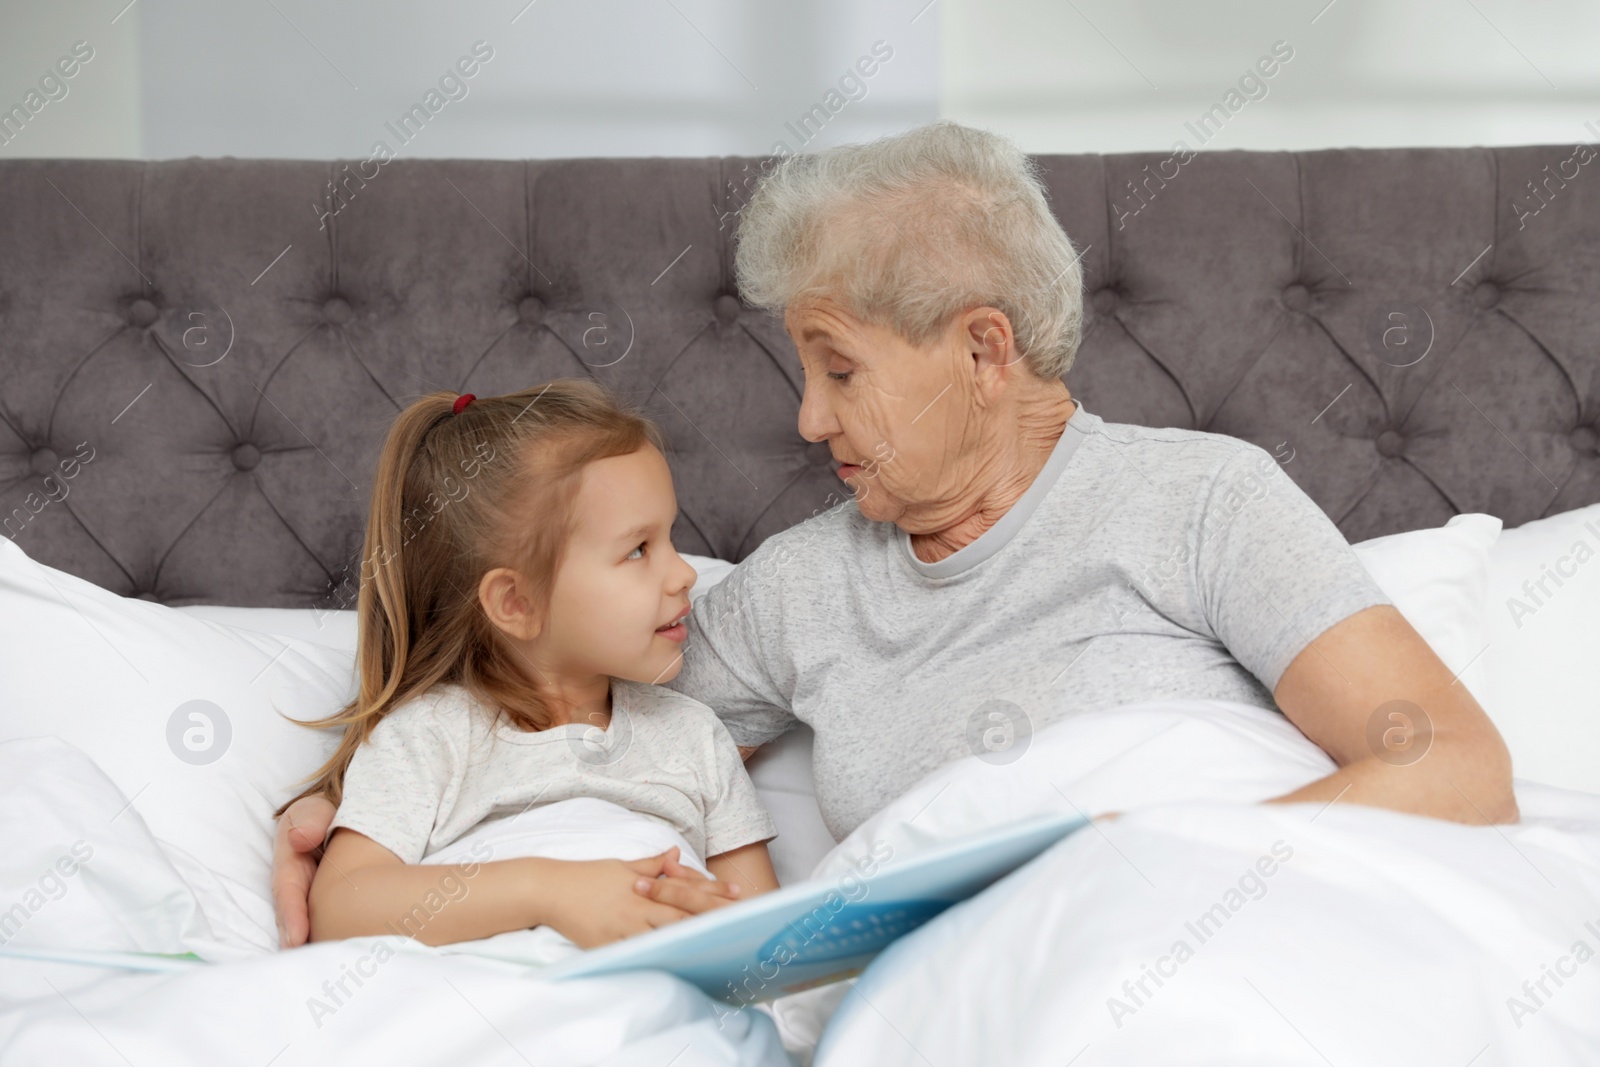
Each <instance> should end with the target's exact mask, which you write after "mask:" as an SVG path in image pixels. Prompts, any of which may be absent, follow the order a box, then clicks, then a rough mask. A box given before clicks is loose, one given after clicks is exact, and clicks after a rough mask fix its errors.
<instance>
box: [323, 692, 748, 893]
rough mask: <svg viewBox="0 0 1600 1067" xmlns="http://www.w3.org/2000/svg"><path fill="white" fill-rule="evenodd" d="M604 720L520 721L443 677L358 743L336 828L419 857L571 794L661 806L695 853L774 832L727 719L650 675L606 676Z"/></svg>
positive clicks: (707, 853)
mask: <svg viewBox="0 0 1600 1067" xmlns="http://www.w3.org/2000/svg"><path fill="white" fill-rule="evenodd" d="M611 705H612V706H611V723H610V725H609V726H608V727H607V728H606V729H604V730H601V729H600V728H599V727H598V726H592V725H588V724H584V723H567V724H564V725H561V726H552V727H551V728H550V729H548V730H540V731H537V732H528V731H523V730H518V729H516V728H515V727H514V726H512V725H511V724H510V723H507V722H505V721H501V722H499V723H494V721H493V714H492V711H491V709H490V708H489V707H488V706H487V705H485V704H484V703H482V702H481V701H479V700H477V698H475V697H474V696H473V695H472V694H471V693H470V692H468V691H467V689H466V688H465V687H463V686H460V685H456V684H452V683H444V684H440V685H436V686H434V687H433V688H431V689H429V690H428V691H427V692H426V693H423V694H422V695H420V696H418V697H415V698H413V699H411V700H408V701H406V702H405V703H404V704H402V705H400V706H399V707H397V708H395V709H394V710H393V711H391V712H389V714H387V715H385V716H384V717H383V719H381V720H380V721H379V722H378V725H377V726H375V727H373V730H372V734H371V735H370V736H369V737H368V738H367V740H366V742H365V743H364V744H362V745H361V747H360V748H358V749H357V750H356V753H355V756H354V757H353V758H352V759H351V761H350V766H349V768H348V769H347V770H346V771H345V776H344V797H343V799H342V801H341V802H340V804H339V810H338V812H337V813H335V815H334V818H333V827H330V828H329V833H330V834H331V833H332V832H333V828H335V827H340V826H348V827H349V828H350V829H352V830H356V831H358V832H360V833H363V834H365V835H367V836H368V837H370V838H372V839H373V840H374V841H376V842H377V843H378V844H380V845H382V846H383V847H384V848H387V849H388V850H389V851H391V852H393V853H394V854H395V855H396V856H399V857H400V859H402V860H404V861H405V862H406V863H418V862H420V861H421V860H423V859H424V858H425V857H427V856H428V855H430V854H432V853H434V852H437V851H439V850H440V849H442V848H444V847H445V846H446V845H448V844H450V843H451V842H452V841H454V840H456V839H457V838H459V837H460V836H461V835H462V834H465V833H466V832H468V831H469V830H471V829H472V828H473V827H475V826H477V825H478V824H479V823H482V822H484V821H486V820H489V819H494V818H498V817H500V816H504V815H517V814H520V813H521V812H523V811H526V810H527V809H529V808H530V807H534V806H536V805H539V806H542V805H545V804H554V803H555V802H557V801H561V800H570V799H572V798H573V797H594V798H597V799H600V800H609V801H611V802H613V803H615V804H617V805H619V806H621V807H624V808H627V809H629V810H630V811H635V812H639V813H640V814H642V815H646V816H650V817H653V818H657V819H660V820H662V821H663V822H665V823H666V824H668V825H669V826H671V827H673V828H674V829H676V830H677V831H678V833H680V834H682V835H683V836H684V838H685V839H686V840H687V841H688V842H689V843H690V844H691V845H693V846H694V848H695V850H696V852H697V854H698V856H699V857H700V858H701V859H709V858H710V857H712V856H716V855H719V854H721V853H723V852H728V851H730V850H732V849H736V848H739V847H741V846H743V845H748V844H751V843H753V842H756V841H764V840H766V839H768V838H771V837H775V836H777V828H776V827H775V826H774V825H773V823H772V817H771V816H770V815H768V814H767V810H766V808H765V807H763V806H762V804H761V800H760V798H759V797H758V796H757V795H756V791H755V786H754V785H752V784H751V782H750V775H749V774H748V773H747V772H746V771H745V768H744V763H743V761H741V760H740V759H739V750H738V749H737V748H736V747H735V746H734V743H733V739H732V738H730V737H729V736H728V731H727V729H726V728H725V727H724V726H723V725H722V723H721V722H719V721H718V720H717V716H716V715H714V714H712V711H711V709H710V708H708V707H706V706H705V705H704V704H701V703H699V702H698V701H695V700H691V699H690V698H689V697H686V696H684V695H683V694H681V693H675V692H673V691H672V690H670V689H664V688H662V687H661V686H658V685H644V684H641V683H638V682H627V681H623V680H621V679H613V681H612V683H611Z"/></svg>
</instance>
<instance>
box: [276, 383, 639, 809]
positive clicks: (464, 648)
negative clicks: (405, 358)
mask: <svg viewBox="0 0 1600 1067" xmlns="http://www.w3.org/2000/svg"><path fill="white" fill-rule="evenodd" d="M455 401H456V396H455V394H453V393H431V394H429V395H428V396H425V397H423V398H421V399H420V400H417V401H416V402H415V403H413V404H412V405H411V406H410V407H408V408H406V409H405V410H404V411H402V412H401V413H400V415H399V417H397V418H396V419H395V421H394V425H393V426H391V427H390V428H389V435H388V437H387V438H386V439H385V440H384V443H383V451H382V452H381V453H380V455H379V457H378V470H377V475H376V477H375V478H374V480H373V485H372V504H371V509H370V512H369V514H368V516H367V534H366V541H365V546H364V548H363V551H362V562H361V573H360V578H359V580H360V592H359V595H358V598H357V601H356V621H357V626H358V644H357V650H356V662H357V666H358V668H359V674H360V678H359V685H358V688H357V692H356V698H355V700H354V701H352V702H351V703H349V704H347V705H346V706H345V707H344V708H343V709H341V710H340V711H338V712H335V713H334V714H333V715H330V716H328V717H327V718H325V719H318V720H315V721H312V722H306V723H303V724H302V725H305V726H312V727H332V726H343V727H344V737H343V739H342V740H341V741H340V743H339V748H338V751H336V752H335V753H334V754H333V756H332V758H330V759H329V760H328V762H327V763H325V764H323V765H322V767H321V768H319V769H318V770H317V771H316V772H314V773H313V774H312V775H311V776H310V777H309V778H308V779H306V780H307V781H309V782H310V783H311V784H310V785H309V786H308V787H307V788H306V789H305V790H304V791H303V792H301V793H300V794H299V796H297V797H295V799H296V800H298V799H299V798H300V797H304V796H310V795H313V794H319V793H320V794H321V795H323V796H325V797H327V798H328V799H329V800H331V801H332V802H333V803H334V804H338V803H339V801H340V798H341V796H342V794H343V785H344V772H345V768H347V767H348V766H349V765H350V759H351V757H352V756H353V755H354V754H355V751H356V749H357V748H359V747H360V745H361V743H362V742H363V741H365V740H366V739H367V737H368V736H369V735H370V734H371V733H372V730H373V727H375V726H376V725H377V724H378V722H379V720H381V719H382V718H383V717H384V716H385V715H387V714H388V713H389V712H390V711H392V710H394V709H395V708H397V707H399V706H400V705H401V704H403V703H405V702H406V701H407V700H409V699H411V698H412V697H414V696H418V695H420V694H421V693H423V692H425V691H426V690H427V689H429V688H430V687H431V686H434V685H437V684H440V683H445V682H455V683H459V684H461V685H463V686H465V687H466V688H467V689H468V690H469V691H471V692H472V693H473V695H474V696H475V697H478V698H479V699H480V700H482V701H483V702H484V703H485V704H486V705H487V706H488V707H492V708H496V709H498V711H499V714H500V715H503V716H504V717H505V718H506V719H507V720H509V721H510V722H511V723H513V724H514V725H515V726H517V727H518V728H520V729H524V730H543V729H546V728H547V727H548V726H549V725H550V721H551V720H550V714H549V709H548V707H547V706H546V703H545V701H544V699H543V697H542V696H541V694H540V691H539V690H538V688H537V687H536V686H535V685H534V684H533V682H532V681H530V680H529V677H528V671H529V670H530V669H531V667H532V665H531V664H529V663H528V662H527V661H526V660H525V659H524V657H523V655H522V653H521V652H520V651H519V650H517V649H516V648H515V647H514V646H513V645H512V644H511V643H510V642H509V641H508V640H507V639H506V637H505V635H504V634H502V633H501V632H500V630H499V628H498V627H497V626H495V624H494V623H492V622H491V621H489V618H488V617H487V616H486V615H485V614H484V613H483V611H482V609H481V607H480V605H479V603H478V583H479V581H480V580H481V579H482V577H483V575H484V574H485V573H486V572H487V571H489V570H491V569H493V568H495V567H509V568H511V569H513V570H515V571H517V572H518V573H519V574H520V575H522V576H523V577H524V578H525V579H526V580H527V583H528V584H527V589H528V591H529V592H530V594H531V598H532V600H533V603H534V610H535V611H536V612H537V613H539V615H540V616H541V617H544V618H545V619H546V621H547V622H548V611H549V600H550V591H551V587H552V586H553V584H554V581H555V575H556V572H557V570H558V568H559V567H560V565H561V560H562V556H563V554H564V552H565V549H566V545H567V541H568V539H569V537H570V535H571V532H572V522H573V508H572V504H573V499H574V497H575V496H576V494H577V489H578V484H579V476H580V475H581V474H582V471H583V468H584V467H585V466H586V465H587V464H589V463H591V462H593V461H595V460H598V459H605V458H607V457H609V456H620V455H627V454H629V453H631V452H636V451H638V450H639V449H640V448H642V447H644V446H645V445H652V446H654V447H656V448H658V449H662V450H663V451H665V449H664V448H663V445H662V441H661V436H660V432H659V431H658V430H657V429H656V427H655V425H654V424H653V423H652V422H650V420H649V419H647V418H645V417H644V416H643V415H640V414H639V413H637V412H635V411H632V410H630V409H628V408H626V407H624V406H623V405H622V404H621V403H619V402H618V401H617V400H616V399H615V398H614V397H612V396H611V395H610V394H609V393H608V392H606V391H605V390H604V389H602V388H601V387H600V386H599V385H596V384H594V383H593V382H589V381H584V380H580V379H572V378H562V379H557V380H556V381H553V382H550V383H548V384H547V385H544V386H540V387H536V388H532V389H527V390H524V391H522V392H518V393H507V394H506V395H504V396H489V397H479V398H476V399H474V400H473V401H471V402H470V403H469V404H467V406H466V407H464V408H463V409H462V410H461V411H460V413H454V412H453V410H452V408H453V405H454V403H455ZM297 721H298V720H297ZM289 803H293V801H290V802H289ZM288 806H289V804H288V803H286V804H284V806H283V807H282V808H279V809H278V811H277V812H276V814H278V815H281V814H282V813H283V811H284V808H287V807H288Z"/></svg>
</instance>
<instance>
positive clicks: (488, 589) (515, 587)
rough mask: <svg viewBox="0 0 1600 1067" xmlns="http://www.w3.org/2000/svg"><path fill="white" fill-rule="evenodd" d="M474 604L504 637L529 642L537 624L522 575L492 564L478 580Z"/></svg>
mask: <svg viewBox="0 0 1600 1067" xmlns="http://www.w3.org/2000/svg"><path fill="white" fill-rule="evenodd" d="M478 604H479V606H480V607H482V608H483V613H484V615H486V616H488V619H489V621H490V622H492V623H494V625H495V626H496V627H498V628H499V629H500V631H501V632H502V633H504V634H505V635H506V636H507V637H514V638H516V639H517V640H519V641H532V640H533V639H534V638H535V637H538V636H539V631H540V629H541V626H540V625H539V617H538V614H537V613H536V612H535V611H534V606H533V599H532V598H531V597H530V596H528V594H527V590H526V589H525V588H524V582H523V579H522V576H521V575H520V574H518V573H517V572H516V571H514V570H512V569H511V568H510V567H495V568H494V569H492V570H489V571H486V572H485V573H484V575H483V577H482V578H480V579H479V580H478Z"/></svg>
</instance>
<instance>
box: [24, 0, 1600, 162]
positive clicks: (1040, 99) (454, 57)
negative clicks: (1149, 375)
mask: <svg viewBox="0 0 1600 1067" xmlns="http://www.w3.org/2000/svg"><path fill="white" fill-rule="evenodd" d="M0 15H3V20H0V139H3V141H0V158H6V157H11V158H20V157H58V156H88V157H112V158H127V159H171V158H178V157H183V156H230V155H231V156H240V157H279V158H299V159H333V158H355V157H360V158H367V157H370V156H372V155H373V154H374V153H375V151H377V145H378V144H379V143H380V142H381V143H382V144H384V145H385V147H386V150H387V151H388V152H390V153H392V155H393V156H394V157H408V156H409V157H472V158H561V157H581V156H652V155H659V156H706V155H769V154H774V153H775V152H777V151H778V146H779V145H780V144H781V145H782V146H783V150H784V151H790V152H792V151H798V150H800V149H802V148H805V147H820V146H824V145H828V144H834V143H839V142H843V141H853V140H861V139H865V138H869V137H873V136H877V135H880V134H884V133H889V132H893V131H897V130H901V129H904V128H906V127H908V126H912V125H915V124H918V123H921V122H925V121H928V120H931V119H934V118H939V117H948V118H954V119H958V120H960V121H963V122H967V123H971V124H974V125H980V126H984V127H987V128H989V129H993V130H996V131H999V132H1001V133H1004V134H1007V135H1009V136H1011V137H1012V138H1014V139H1015V140H1016V141H1017V142H1018V143H1019V144H1020V145H1021V146H1022V147H1023V148H1024V149H1026V150H1027V151H1030V152H1036V153H1046V152H1090V151H1093V152H1115V151H1133V150H1150V151H1156V150H1170V149H1172V148H1173V147H1174V146H1175V145H1176V144H1177V143H1178V142H1180V141H1181V142H1182V143H1183V144H1184V145H1185V146H1186V147H1187V148H1189V149H1191V150H1202V149H1203V150H1210V149H1225V148H1258V149H1308V148H1326V147H1342V146H1372V147H1377V146H1395V145H1510V144H1573V143H1577V142H1578V141H1585V142H1595V141H1600V3H1595V2H1594V0H1332V2H1331V3H1330V2H1329V0H848V2H847V0H789V2H782V3H779V2H770V0H769V2H757V0H531V2H530V0H450V2H448V3H446V2H444V0H385V2H382V3H380V2H378V0H344V2H335V3H327V2H322V3H318V2H314V0H132V2H131V3H130V2H129V0H49V2H38V0H33V2H25V0H0ZM80 42H81V43H80ZM480 42H481V44H480ZM74 46H77V48H78V53H74V51H73V49H74ZM475 46H476V48H477V51H476V52H474V47H475ZM81 56H87V57H88V58H86V59H81V58H80V57H81ZM484 56H486V57H487V58H481V59H480V58H479V57H484ZM64 58H65V59H68V60H69V62H67V63H66V64H65V65H62V66H58V62H59V61H61V60H62V59H64ZM462 60H465V64H464V66H462V67H459V68H458V67H457V63H458V61H462ZM467 68H472V69H473V71H474V73H472V74H471V75H470V76H467V75H464V74H462V73H461V71H463V70H465V69H467ZM1269 68H1270V69H1271V71H1272V73H1271V74H1270V75H1267V74H1265V73H1263V72H1265V71H1266V70H1268V69H1269ZM67 69H72V70H73V73H72V75H71V76H70V77H68V76H65V75H64V74H63V73H62V72H63V71H65V70H67ZM869 72H870V73H869ZM430 93H431V94H432V95H431V96H430V95H429V94H430ZM408 115H409V116H411V119H410V122H409V123H407V122H405V121H403V120H404V119H405V117H406V116H408ZM1207 115H1209V116H1211V120H1210V122H1209V123H1207V124H1202V122H1201V119H1202V117H1203V116H1207ZM1586 124H1589V125H1588V126H1586Z"/></svg>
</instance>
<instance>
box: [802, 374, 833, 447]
mask: <svg viewBox="0 0 1600 1067" xmlns="http://www.w3.org/2000/svg"><path fill="white" fill-rule="evenodd" d="M834 423H835V419H834V418H833V412H832V411H830V410H828V406H827V402H826V401H824V400H823V399H822V391H821V390H820V389H813V388H811V386H810V385H809V384H806V385H802V386H801V392H800V436H801V437H804V438H805V439H806V440H807V441H813V442H815V441H826V440H827V439H828V438H829V437H830V436H831V435H832V434H833V432H834Z"/></svg>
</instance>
